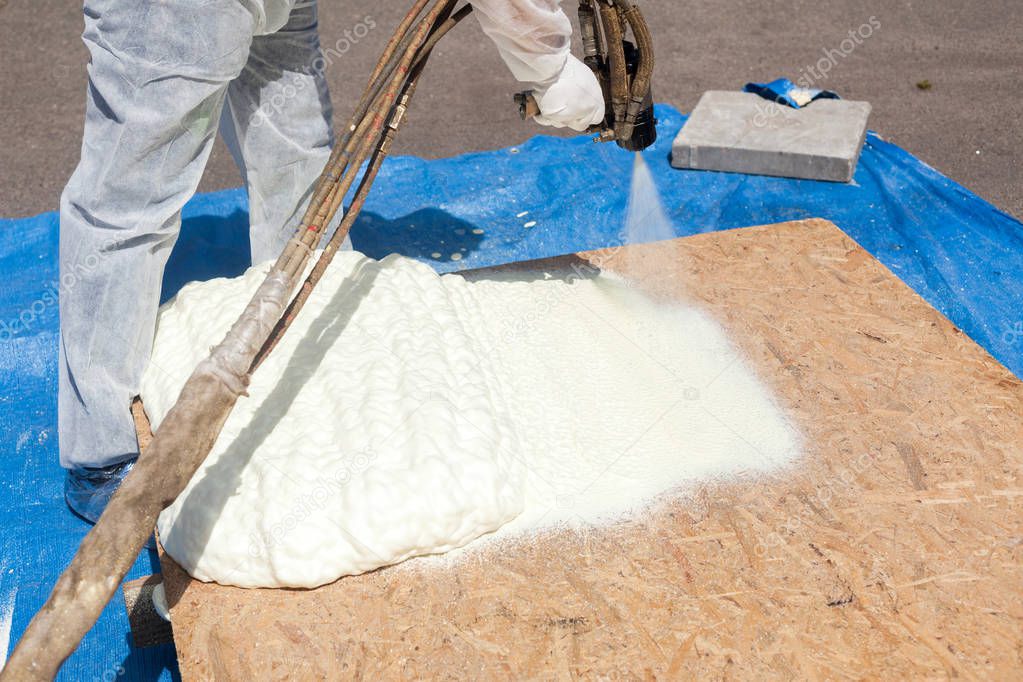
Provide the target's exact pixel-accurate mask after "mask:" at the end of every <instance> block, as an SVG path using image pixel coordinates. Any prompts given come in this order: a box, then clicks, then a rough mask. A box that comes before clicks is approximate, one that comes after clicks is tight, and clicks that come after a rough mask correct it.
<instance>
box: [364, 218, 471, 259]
mask: <svg viewBox="0 0 1023 682" xmlns="http://www.w3.org/2000/svg"><path fill="white" fill-rule="evenodd" d="M474 230H475V231H476V232H474ZM351 237H352V246H353V247H354V248H355V250H356V251H361V252H362V253H364V254H366V255H367V256H369V257H371V258H376V259H378V260H379V259H381V258H384V257H385V256H387V255H389V254H392V253H398V254H401V255H402V256H408V257H409V258H418V259H420V260H424V261H428V262H431V261H432V262H447V261H451V260H456V261H457V260H461V259H462V258H464V257H466V256H467V255H469V254H471V253H473V252H474V251H476V250H477V249H478V248H479V245H480V242H481V241H483V231H482V229H481V228H480V227H479V226H477V225H475V224H473V223H471V222H468V221H466V220H463V219H461V218H459V217H457V216H454V215H451V214H450V213H448V212H447V211H442V210H440V209H436V208H422V209H419V210H417V211H414V212H412V213H409V214H407V215H403V216H400V217H398V218H385V217H384V216H382V215H380V214H379V213H374V212H372V211H363V212H362V213H360V214H359V217H358V218H357V219H356V220H355V224H354V225H352V232H351ZM453 254H458V256H457V258H454V259H452V257H451V256H452V255H453Z"/></svg>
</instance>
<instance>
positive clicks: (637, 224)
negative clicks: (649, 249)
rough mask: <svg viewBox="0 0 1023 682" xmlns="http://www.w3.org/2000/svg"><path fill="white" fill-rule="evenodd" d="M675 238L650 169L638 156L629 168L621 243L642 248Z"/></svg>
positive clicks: (638, 154)
mask: <svg viewBox="0 0 1023 682" xmlns="http://www.w3.org/2000/svg"><path fill="white" fill-rule="evenodd" d="M674 237H675V227H674V226H673V225H672V223H671V220H669V219H668V215H667V213H666V212H665V211H664V205H663V204H662V203H661V195H660V193H659V192H658V191H657V184H656V183H655V182H654V176H653V174H652V173H651V172H650V167H649V166H648V165H647V163H646V161H644V160H643V155H642V154H641V153H639V152H636V154H635V161H634V162H633V164H632V186H631V187H630V188H629V206H628V209H627V212H626V214H625V243H626V244H643V243H646V242H655V241H660V240H662V239H672V238H674Z"/></svg>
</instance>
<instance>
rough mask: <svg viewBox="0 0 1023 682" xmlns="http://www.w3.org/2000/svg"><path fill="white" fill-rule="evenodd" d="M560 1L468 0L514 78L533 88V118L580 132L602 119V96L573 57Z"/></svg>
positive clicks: (586, 69)
mask: <svg viewBox="0 0 1023 682" xmlns="http://www.w3.org/2000/svg"><path fill="white" fill-rule="evenodd" d="M560 4H561V0H473V3H472V6H473V9H474V12H473V14H475V15H476V18H477V19H478V20H479V22H480V26H481V27H482V28H483V32H484V33H486V34H487V35H488V36H490V38H491V40H493V41H494V44H495V45H497V50H498V52H500V54H501V58H502V59H504V63H505V64H507V65H508V69H509V70H510V71H511V72H512V75H513V76H515V78H516V79H517V80H518V81H520V82H522V83H528V84H530V85H531V86H532V87H533V96H534V97H535V98H536V103H537V104H539V105H540V116H536V117H535V118H536V121H537V122H538V123H541V124H543V125H551V126H556V127H558V128H563V127H566V126H567V127H569V128H572V129H574V130H578V131H583V130H586V128H587V127H588V126H590V125H593V124H595V123H600V121H601V120H602V119H603V118H604V95H603V94H602V93H601V91H600V84H599V83H597V77H596V76H594V75H593V72H592V71H590V69H589V67H587V66H586V65H585V64H583V63H582V62H581V61H579V60H578V59H576V58H575V57H573V56H572V55H571V54H570V53H569V50H570V48H571V36H572V24H571V22H569V20H568V17H567V16H566V15H565V13H564V12H563V11H562V10H561V7H560Z"/></svg>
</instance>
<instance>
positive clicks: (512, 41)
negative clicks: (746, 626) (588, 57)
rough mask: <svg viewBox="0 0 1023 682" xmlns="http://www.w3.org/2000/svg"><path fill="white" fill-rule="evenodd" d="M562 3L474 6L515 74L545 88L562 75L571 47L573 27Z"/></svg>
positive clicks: (490, 0)
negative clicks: (562, 7) (561, 5)
mask: <svg viewBox="0 0 1023 682" xmlns="http://www.w3.org/2000/svg"><path fill="white" fill-rule="evenodd" d="M560 4H561V0H473V3H472V6H473V9H474V14H476V18H477V19H478V20H479V22H480V26H481V27H482V28H483V32H484V33H486V34H487V35H488V36H489V37H490V39H491V40H493V41H494V43H495V44H496V45H497V49H498V51H499V52H500V53H501V57H502V58H503V59H504V61H505V63H506V64H507V65H508V68H509V69H511V72H512V75H513V76H515V78H516V79H517V80H519V81H521V82H523V83H532V84H535V85H538V86H544V85H550V84H551V83H552V82H554V81H555V80H556V79H557V78H558V77H559V76H560V75H561V71H562V69H563V68H564V66H565V61H566V60H567V59H568V56H569V50H570V48H571V36H572V24H571V23H570V22H569V20H568V17H567V16H566V15H565V12H564V11H563V10H562V9H561V7H560Z"/></svg>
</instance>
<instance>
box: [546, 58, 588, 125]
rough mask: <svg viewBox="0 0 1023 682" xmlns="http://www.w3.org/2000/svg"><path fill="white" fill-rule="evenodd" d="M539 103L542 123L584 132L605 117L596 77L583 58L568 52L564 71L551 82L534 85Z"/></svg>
mask: <svg viewBox="0 0 1023 682" xmlns="http://www.w3.org/2000/svg"><path fill="white" fill-rule="evenodd" d="M533 97H534V98H535V99H536V103H537V104H538V105H539V107H540V114H539V115H538V116H534V117H533V120H535V121H536V122H537V123H539V124H540V125H545V126H554V127H555V128H566V127H567V128H571V129H572V130H575V131H578V132H583V131H584V130H586V129H587V128H589V127H590V126H591V125H596V124H598V123H600V122H601V121H603V120H604V93H603V92H602V91H601V89H600V83H598V82H597V77H596V76H595V75H594V74H593V71H591V70H590V67H588V66H586V64H584V63H583V62H581V61H580V60H578V59H576V58H575V57H573V56H572V55H571V54H569V55H567V58H566V59H565V66H564V67H563V68H562V69H561V73H559V74H558V76H557V77H556V78H555V79H554V80H553V81H552V82H551V83H549V84H546V85H542V84H538V85H535V86H534V87H533Z"/></svg>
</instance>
